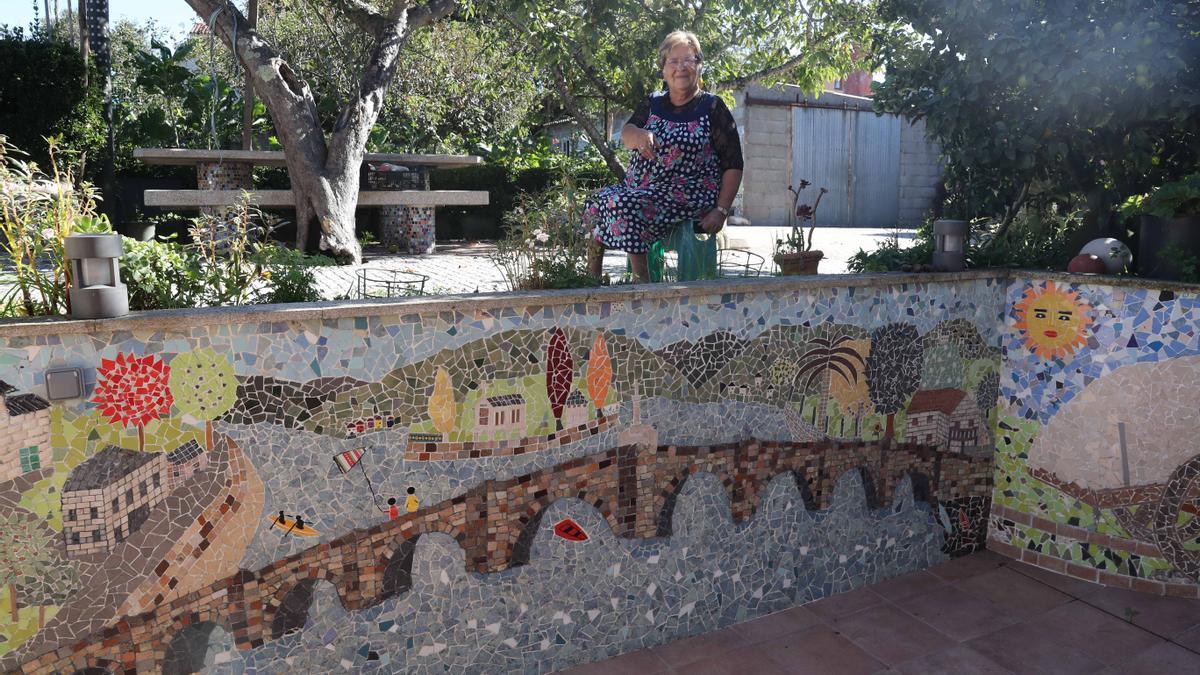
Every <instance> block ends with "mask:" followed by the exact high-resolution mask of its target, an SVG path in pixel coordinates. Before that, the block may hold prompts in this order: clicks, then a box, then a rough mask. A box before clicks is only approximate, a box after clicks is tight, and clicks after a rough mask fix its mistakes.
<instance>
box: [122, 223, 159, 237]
mask: <svg viewBox="0 0 1200 675" xmlns="http://www.w3.org/2000/svg"><path fill="white" fill-rule="evenodd" d="M117 231H118V232H120V234H122V235H123V236H126V237H129V238H130V239H136V240H138V241H150V240H152V239H154V233H155V224H154V223H153V222H146V221H141V220H137V221H133V222H128V223H123V224H122V225H121V227H119V228H118V230H117Z"/></svg>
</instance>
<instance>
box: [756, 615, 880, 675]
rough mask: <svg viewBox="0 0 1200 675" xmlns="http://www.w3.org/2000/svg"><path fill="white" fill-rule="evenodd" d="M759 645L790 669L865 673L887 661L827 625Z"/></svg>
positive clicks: (830, 673)
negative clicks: (881, 660)
mask: <svg viewBox="0 0 1200 675" xmlns="http://www.w3.org/2000/svg"><path fill="white" fill-rule="evenodd" d="M755 648H756V649H759V650H761V651H762V653H763V654H765V655H766V656H767V657H768V658H770V659H771V660H772V661H774V662H775V663H776V664H778V665H780V666H781V667H782V668H783V669H784V670H785V671H786V672H788V673H809V674H811V673H821V674H822V675H865V674H867V673H874V672H876V671H879V670H882V669H884V664H882V663H880V662H879V661H877V660H875V659H874V658H872V657H871V656H870V655H869V654H867V653H866V652H864V651H863V650H861V649H859V648H858V646H857V645H855V644H854V643H853V642H851V641H850V640H848V639H846V637H845V636H843V635H839V634H838V633H836V632H834V631H833V630H831V629H829V628H828V627H827V626H813V627H811V628H806V629H804V630H802V631H800V632H798V633H791V634H789V635H786V636H784V637H782V638H780V639H777V640H768V641H767V642H761V643H759V644H757V645H755Z"/></svg>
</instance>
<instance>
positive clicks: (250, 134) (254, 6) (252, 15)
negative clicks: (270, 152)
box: [242, 0, 258, 150]
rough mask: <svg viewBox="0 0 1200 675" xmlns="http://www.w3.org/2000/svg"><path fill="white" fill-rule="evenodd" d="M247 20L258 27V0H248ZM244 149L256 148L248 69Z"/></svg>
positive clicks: (243, 99) (243, 137) (244, 101)
mask: <svg viewBox="0 0 1200 675" xmlns="http://www.w3.org/2000/svg"><path fill="white" fill-rule="evenodd" d="M246 21H247V22H249V24H250V29H251V30H254V29H255V28H257V27H258V0H248V4H247V6H246ZM242 149H243V150H253V149H254V79H253V78H252V77H251V76H250V69H249V68H247V69H246V84H245V86H244V87H242Z"/></svg>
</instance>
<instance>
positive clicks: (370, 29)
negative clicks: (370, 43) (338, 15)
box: [329, 0, 400, 35]
mask: <svg viewBox="0 0 1200 675" xmlns="http://www.w3.org/2000/svg"><path fill="white" fill-rule="evenodd" d="M329 2H330V3H332V4H333V5H334V6H336V7H337V8H338V9H339V10H341V12H342V13H343V14H345V15H346V18H347V19H350V21H351V23H353V24H354V25H355V26H358V27H359V28H361V29H362V30H363V31H364V32H366V33H367V34H368V35H378V34H379V31H381V30H382V29H383V26H384V23H385V19H384V17H383V15H382V14H380V13H379V12H378V11H376V10H375V8H374V7H372V6H370V5H368V4H367V3H365V2H363V1H362V0H329ZM397 4H400V3H397Z"/></svg>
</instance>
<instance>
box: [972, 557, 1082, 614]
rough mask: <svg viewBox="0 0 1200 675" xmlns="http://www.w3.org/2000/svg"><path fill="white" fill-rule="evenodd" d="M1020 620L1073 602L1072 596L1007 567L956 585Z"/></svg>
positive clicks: (998, 568)
mask: <svg viewBox="0 0 1200 675" xmlns="http://www.w3.org/2000/svg"><path fill="white" fill-rule="evenodd" d="M954 585H955V586H956V587H958V588H960V589H962V590H964V591H966V592H967V593H970V594H971V595H974V596H976V597H978V598H983V599H984V600H987V601H988V602H991V603H992V604H993V605H996V606H997V607H999V608H1000V609H1002V610H1004V611H1005V612H1007V613H1008V614H1010V615H1012V616H1013V617H1015V618H1017V619H1027V618H1031V617H1034V616H1037V615H1038V614H1041V613H1042V612H1048V611H1050V610H1052V609H1054V608H1055V607H1058V606H1059V605H1064V604H1066V603H1068V602H1071V600H1072V598H1071V596H1069V595H1067V594H1065V593H1060V592H1059V591H1056V590H1055V589H1054V588H1052V587H1050V586H1048V585H1046V584H1044V583H1042V582H1041V581H1038V580H1036V579H1031V578H1029V577H1027V576H1025V575H1023V574H1020V573H1019V572H1015V571H1013V570H1011V569H1008V568H1007V567H997V568H995V569H993V570H991V571H989V572H984V573H983V574H979V575H976V576H973V577H970V578H967V579H963V580H961V581H959V582H957V583H955V584H954Z"/></svg>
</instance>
